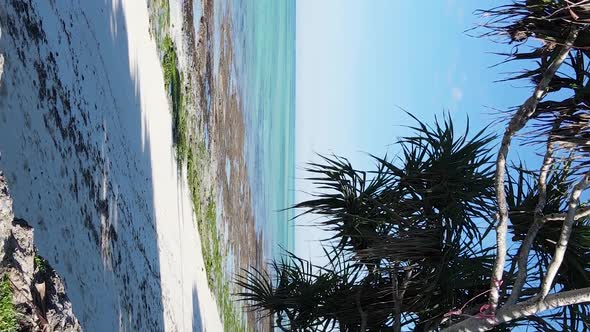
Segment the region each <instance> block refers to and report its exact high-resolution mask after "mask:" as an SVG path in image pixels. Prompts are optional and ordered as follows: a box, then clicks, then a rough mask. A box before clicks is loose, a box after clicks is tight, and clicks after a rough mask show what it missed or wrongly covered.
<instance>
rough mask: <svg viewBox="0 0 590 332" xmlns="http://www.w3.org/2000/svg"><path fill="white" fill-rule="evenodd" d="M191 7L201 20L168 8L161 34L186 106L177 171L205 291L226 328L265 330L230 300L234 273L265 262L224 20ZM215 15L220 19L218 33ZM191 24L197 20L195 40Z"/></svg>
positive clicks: (208, 1)
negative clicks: (196, 237)
mask: <svg viewBox="0 0 590 332" xmlns="http://www.w3.org/2000/svg"><path fill="white" fill-rule="evenodd" d="M198 3H200V4H201V8H200V14H201V16H199V17H198V18H195V17H193V8H195V7H194V5H195V3H194V2H193V1H192V0H187V1H183V2H182V5H179V4H178V3H177V2H175V1H172V2H170V22H169V25H170V30H169V32H168V33H169V35H170V37H171V39H172V40H173V41H174V45H175V47H176V48H175V49H176V52H177V56H178V60H179V61H178V62H179V71H180V72H181V73H182V74H181V77H182V78H183V81H182V91H183V93H184V94H183V98H182V99H183V100H187V102H186V103H184V104H183V109H184V111H185V112H186V118H187V128H188V130H187V132H186V136H187V142H188V147H187V148H186V150H188V153H187V155H186V159H187V164H188V167H187V168H183V171H186V176H187V177H188V184H189V191H191V193H192V201H193V209H194V211H195V213H196V218H197V225H198V228H199V232H200V236H201V245H202V253H203V258H204V261H205V267H206V271H207V279H208V282H209V287H210V288H211V291H212V292H213V294H214V295H215V298H216V300H217V301H218V308H219V311H220V316H221V318H222V321H223V322H224V327H225V330H226V331H233V330H245V329H248V330H257V331H268V330H271V329H269V326H270V325H271V323H270V320H269V319H267V318H262V317H258V316H255V315H254V314H252V313H250V312H247V311H246V310H245V309H244V304H243V303H240V302H237V301H236V299H235V298H234V297H233V295H232V294H234V293H236V292H238V291H239V289H236V288H234V287H235V286H234V285H233V280H234V278H235V275H234V273H237V272H239V271H241V270H243V269H250V268H251V267H252V266H255V267H256V268H258V269H259V270H266V257H265V256H264V254H263V252H264V243H263V236H262V233H261V232H260V231H258V230H257V227H256V224H255V220H254V215H253V208H252V193H251V189H250V183H249V178H248V170H247V162H246V160H245V151H244V145H245V139H246V138H245V137H246V133H245V130H246V128H245V120H244V114H243V113H242V112H243V107H242V105H241V100H240V97H239V96H240V93H239V91H238V90H237V89H238V87H237V86H236V85H235V83H234V82H232V78H231V71H232V66H234V63H233V61H234V59H233V53H234V52H233V41H232V37H231V32H230V31H231V25H232V21H231V15H230V13H229V12H227V11H226V12H221V13H216V12H215V10H216V8H217V7H216V6H215V4H214V1H212V0H203V1H198ZM226 9H227V8H226ZM152 10H153V9H152ZM154 12H156V11H154ZM216 15H217V16H216ZM216 17H217V18H221V22H217V24H218V26H219V27H220V29H219V31H217V33H216V32H215V31H214V29H216V22H215V19H216ZM194 19H198V22H199V24H198V26H199V28H198V29H199V30H198V34H195V31H194V28H193V27H194V26H195V24H194ZM158 21H159V20H158V17H157V15H155V16H152V22H158ZM179 22H181V23H179ZM153 30H154V31H156V30H158V29H153ZM216 37H217V38H219V40H215V38H216ZM155 39H156V40H158V39H159V38H158V37H156V38H155ZM216 46H218V47H216ZM216 59H217V61H218V63H217V64H216V63H215V62H216ZM177 153H178V152H177ZM228 165H230V166H229V167H230V169H231V172H228V171H227V170H228Z"/></svg>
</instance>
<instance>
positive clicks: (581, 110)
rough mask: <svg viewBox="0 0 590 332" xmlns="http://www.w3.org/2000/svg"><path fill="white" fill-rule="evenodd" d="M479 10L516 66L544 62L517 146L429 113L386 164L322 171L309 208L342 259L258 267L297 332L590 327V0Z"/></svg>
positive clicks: (252, 281) (512, 118)
mask: <svg viewBox="0 0 590 332" xmlns="http://www.w3.org/2000/svg"><path fill="white" fill-rule="evenodd" d="M479 14H481V17H482V20H484V22H483V24H482V25H481V26H480V27H478V29H477V31H483V32H482V33H481V34H480V36H485V37H490V38H496V39H501V40H503V41H505V42H506V43H507V44H510V45H511V46H512V48H511V52H509V53H506V54H504V56H506V57H507V58H506V60H505V61H508V62H513V61H520V62H523V63H526V64H527V66H528V67H529V68H531V67H530V66H531V65H532V69H527V70H524V71H523V72H521V73H516V74H514V75H513V76H510V77H508V78H507V80H529V82H530V83H531V84H532V85H533V86H534V88H533V92H532V95H531V96H530V97H529V98H528V99H527V100H526V101H525V102H524V103H523V104H522V105H520V106H519V107H515V108H514V109H510V110H508V111H507V112H506V118H507V119H508V121H507V122H506V129H505V131H504V133H503V135H502V137H501V138H500V139H499V140H496V139H495V138H494V137H493V136H490V135H488V134H485V131H480V132H477V133H475V134H474V135H470V134H469V130H468V129H467V130H465V132H463V133H462V134H459V135H458V134H457V133H456V132H455V128H454V126H453V123H452V121H451V119H450V117H448V116H447V117H444V118H442V120H440V121H438V120H437V121H435V123H434V124H433V125H432V126H428V125H426V124H424V123H422V122H421V121H419V120H418V119H415V120H416V123H417V125H416V126H415V127H413V130H414V132H415V134H414V135H411V136H409V137H404V138H401V139H400V140H399V141H398V142H397V144H398V145H399V148H400V151H401V152H400V154H399V155H398V156H397V157H395V158H390V157H387V156H385V157H376V156H371V158H373V159H374V161H375V165H376V166H375V167H374V169H372V170H358V169H355V168H354V167H353V165H351V163H350V162H349V161H348V160H347V159H346V158H343V157H339V156H324V157H323V159H322V162H320V163H316V164H311V165H310V166H309V169H308V171H309V174H311V176H310V177H309V180H310V181H313V183H314V184H315V185H316V188H317V189H318V192H317V193H316V194H315V196H314V197H312V199H310V200H307V201H304V202H301V203H299V204H296V205H295V206H294V207H293V208H294V209H297V210H299V211H300V215H305V214H313V215H319V216H321V218H319V219H316V223H317V226H318V227H320V228H323V229H326V230H328V231H329V233H328V234H331V238H330V239H327V241H326V242H325V243H324V244H325V254H326V256H327V257H328V260H329V264H328V266H314V265H312V264H311V263H310V262H308V261H305V260H303V259H300V258H298V257H296V256H295V255H293V254H288V255H287V256H285V258H284V259H283V260H281V261H275V262H273V263H272V264H271V269H270V272H269V273H267V272H260V271H258V270H254V269H253V270H250V271H245V272H244V273H243V274H242V275H240V276H238V284H239V286H240V287H241V288H242V290H243V291H242V292H241V293H239V294H238V295H239V296H240V298H241V299H243V300H245V301H248V304H249V305H250V308H251V309H252V310H260V311H263V312H265V313H267V314H268V315H273V317H275V319H276V325H277V327H279V328H281V329H283V330H289V331H290V330H296V331H307V330H321V331H327V330H340V331H401V330H402V329H403V330H417V331H430V330H450V331H483V330H498V331H501V330H510V329H512V328H514V327H515V326H519V325H524V326H532V327H534V328H536V329H537V330H546V331H552V330H553V331H563V330H569V331H574V330H575V331H588V330H590V318H589V317H588V314H589V309H590V308H589V304H588V303H589V302H590V207H589V206H588V205H587V204H586V203H585V197H586V196H585V195H583V192H584V191H585V190H586V189H587V188H588V187H589V186H590V122H589V121H590V111H589V107H590V106H589V105H590V100H589V98H590V72H589V70H588V68H589V65H588V63H589V61H590V53H589V52H590V30H589V29H588V25H589V24H590V1H586V0H577V1H575V0H569V1H566V0H528V1H514V2H512V3H511V4H508V5H503V6H499V7H496V8H493V9H490V10H484V11H480V12H479ZM523 49H524V50H526V52H523V51H521V50H523ZM517 135H518V136H519V137H520V139H519V140H515V139H514V138H515V137H516V136H517ZM511 146H512V147H513V148H514V147H515V146H521V147H523V148H526V149H532V148H535V149H537V150H541V151H542V152H541V153H540V158H539V166H538V167H535V168H532V169H531V168H527V167H526V166H525V164H524V163H521V162H520V161H519V160H511V159H509V158H508V157H509V153H508V152H509V149H510V147H511ZM492 149H493V150H492ZM494 154H495V157H494ZM530 162H534V160H527V164H528V163H530ZM494 240H495V243H494Z"/></svg>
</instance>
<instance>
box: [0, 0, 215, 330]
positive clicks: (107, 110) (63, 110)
mask: <svg viewBox="0 0 590 332" xmlns="http://www.w3.org/2000/svg"><path fill="white" fill-rule="evenodd" d="M0 23H1V25H0V26H1V28H2V35H1V37H0V53H1V54H3V56H4V62H5V63H4V68H3V69H4V73H3V75H2V82H1V84H0V153H1V157H0V169H2V170H3V171H4V172H5V174H6V177H7V179H8V181H9V185H10V188H11V191H12V195H13V198H14V209H15V215H16V217H19V218H23V219H26V220H27V221H28V222H29V223H30V224H31V225H32V226H33V227H34V228H35V241H36V245H37V247H38V248H39V253H40V254H41V255H42V256H44V257H45V258H46V259H47V260H48V261H49V263H50V264H51V265H52V266H53V267H54V268H55V269H56V270H57V272H58V273H59V274H60V275H61V276H62V277H63V278H64V281H65V284H66V291H67V293H68V295H69V297H70V300H71V302H72V304H73V308H74V312H75V314H76V315H77V316H78V319H79V320H80V323H81V324H82V326H83V328H84V329H85V330H86V331H161V330H166V331H201V330H203V331H205V330H206V331H221V330H223V327H222V323H221V321H220V318H219V314H218V310H217V306H216V304H215V300H214V298H213V296H212V294H211V292H210V290H209V288H208V286H207V276H206V271H205V269H204V263H203V258H202V254H201V244H200V238H199V234H198V231H197V227H196V224H195V222H194V218H193V211H192V204H191V201H190V196H189V192H188V188H187V185H186V183H185V176H184V175H183V174H185V173H183V172H181V171H180V170H179V169H178V165H177V163H176V159H175V155H174V147H173V145H172V125H171V123H172V120H171V113H170V106H169V103H168V100H167V96H166V91H165V89H164V82H163V73H162V68H161V66H160V62H159V58H158V54H157V49H156V45H155V42H154V40H153V39H152V38H151V37H150V34H149V22H148V8H147V4H146V1H138V0H97V1H74V0H64V1H46V0H36V1H26V0H14V1H8V0H2V1H0Z"/></svg>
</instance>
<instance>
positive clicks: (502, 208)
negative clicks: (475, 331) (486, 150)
mask: <svg viewBox="0 0 590 332" xmlns="http://www.w3.org/2000/svg"><path fill="white" fill-rule="evenodd" d="M577 36H578V29H572V31H571V32H570V34H569V36H568V37H567V39H566V42H565V44H566V45H565V46H563V47H562V49H561V50H560V51H559V53H558V54H557V55H556V56H555V59H553V61H552V62H551V64H550V65H549V67H547V69H546V70H545V73H544V75H543V79H542V80H541V81H540V82H539V84H538V85H537V87H536V88H535V91H534V92H533V95H532V96H531V97H529V98H528V99H527V100H526V101H525V102H524V104H522V106H520V108H519V109H518V111H517V112H516V114H514V116H513V117H512V119H511V120H510V122H509V124H508V127H507V128H506V131H505V132H504V136H503V137H502V144H501V146H500V150H499V151H498V158H497V160H496V174H495V189H496V204H497V208H498V214H497V219H498V225H497V226H496V245H497V256H496V261H495V263H494V269H493V272H492V281H491V286H490V287H491V291H490V309H491V311H492V312H495V310H496V308H497V306H498V298H499V291H500V281H501V280H502V275H503V274H504V265H505V264H506V234H507V232H508V206H507V203H506V193H505V191H504V190H505V189H504V178H505V176H506V158H507V156H508V150H509V149H510V143H511V141H512V137H514V135H515V134H516V133H517V132H518V131H519V130H520V129H522V128H523V127H524V125H525V124H526V122H527V121H528V120H529V118H530V117H531V116H532V115H533V114H534V113H535V110H536V108H537V104H538V103H539V101H540V100H541V99H542V98H543V97H544V96H545V94H546V93H547V87H548V86H549V83H550V82H551V79H553V76H554V75H555V73H556V72H557V69H558V68H559V66H561V64H562V63H563V61H565V59H566V58H567V55H568V53H569V51H570V49H571V47H572V45H573V43H574V41H575V40H576V38H577Z"/></svg>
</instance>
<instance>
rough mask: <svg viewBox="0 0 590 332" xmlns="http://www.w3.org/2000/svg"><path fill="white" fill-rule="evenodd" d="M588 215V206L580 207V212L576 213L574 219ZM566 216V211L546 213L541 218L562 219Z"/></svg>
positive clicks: (589, 213)
mask: <svg viewBox="0 0 590 332" xmlns="http://www.w3.org/2000/svg"><path fill="white" fill-rule="evenodd" d="M588 216H590V208H585V209H580V212H578V213H576V215H575V216H574V220H578V219H582V218H585V217H588ZM566 217H567V213H552V214H547V215H545V217H543V219H545V221H563V220H565V218H566Z"/></svg>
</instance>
